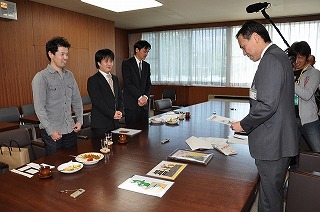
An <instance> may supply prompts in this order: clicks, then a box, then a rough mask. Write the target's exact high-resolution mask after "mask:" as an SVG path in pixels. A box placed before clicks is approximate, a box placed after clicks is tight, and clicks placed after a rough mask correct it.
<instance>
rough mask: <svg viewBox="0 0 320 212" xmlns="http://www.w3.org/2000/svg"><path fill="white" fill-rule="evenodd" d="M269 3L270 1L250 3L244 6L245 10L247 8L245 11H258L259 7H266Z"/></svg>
mask: <svg viewBox="0 0 320 212" xmlns="http://www.w3.org/2000/svg"><path fill="white" fill-rule="evenodd" d="M269 4H270V3H268V2H264V3H261V2H260V3H255V4H251V5H249V6H248V7H247V8H246V10H247V13H254V12H258V11H260V10H261V9H265V8H267V7H268V5H269Z"/></svg>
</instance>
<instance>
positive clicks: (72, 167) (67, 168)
mask: <svg viewBox="0 0 320 212" xmlns="http://www.w3.org/2000/svg"><path fill="white" fill-rule="evenodd" d="M82 167H83V164H82V163H78V162H72V161H70V162H68V163H63V164H61V165H60V166H58V171H59V172H62V173H66V174H70V173H75V172H77V171H79V170H80V169H82Z"/></svg>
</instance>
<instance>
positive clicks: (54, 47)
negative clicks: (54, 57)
mask: <svg viewBox="0 0 320 212" xmlns="http://www.w3.org/2000/svg"><path fill="white" fill-rule="evenodd" d="M59 46H62V47H66V48H68V49H69V48H70V47H71V44H70V43H69V42H68V40H67V39H65V38H64V37H53V38H51V40H49V41H48V42H47V44H46V53H47V57H48V60H49V61H50V62H51V58H50V57H49V52H51V53H52V54H56V52H57V51H58V47H59Z"/></svg>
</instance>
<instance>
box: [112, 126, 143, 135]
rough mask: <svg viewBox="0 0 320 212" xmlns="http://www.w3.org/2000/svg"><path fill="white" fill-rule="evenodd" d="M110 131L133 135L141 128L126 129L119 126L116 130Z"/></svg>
mask: <svg viewBox="0 0 320 212" xmlns="http://www.w3.org/2000/svg"><path fill="white" fill-rule="evenodd" d="M111 132H112V133H116V134H123V135H128V136H134V135H136V134H138V133H140V132H141V130H134V129H128V128H119V129H116V130H113V131H111Z"/></svg>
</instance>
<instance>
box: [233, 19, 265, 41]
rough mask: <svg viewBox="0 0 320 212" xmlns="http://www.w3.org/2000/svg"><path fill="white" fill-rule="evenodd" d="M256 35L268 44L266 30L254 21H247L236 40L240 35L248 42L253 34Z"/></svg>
mask: <svg viewBox="0 0 320 212" xmlns="http://www.w3.org/2000/svg"><path fill="white" fill-rule="evenodd" d="M254 32H255V33H257V34H258V35H260V37H261V38H262V39H263V40H264V42H266V43H270V42H271V39H270V36H269V33H268V31H267V29H266V28H265V27H264V26H263V25H262V24H260V23H259V22H256V21H247V22H245V23H244V24H243V25H242V27H241V29H240V30H239V31H238V33H237V35H236V38H238V37H239V36H240V35H242V36H243V37H244V38H245V39H247V40H249V39H250V37H251V35H252V34H253V33H254Z"/></svg>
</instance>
